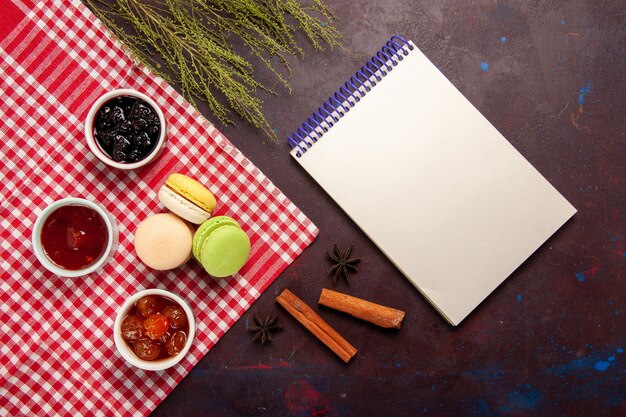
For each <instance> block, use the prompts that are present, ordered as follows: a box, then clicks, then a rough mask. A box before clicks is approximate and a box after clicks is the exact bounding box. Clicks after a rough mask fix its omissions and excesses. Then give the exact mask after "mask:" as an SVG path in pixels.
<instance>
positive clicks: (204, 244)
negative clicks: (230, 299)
mask: <svg viewBox="0 0 626 417" xmlns="http://www.w3.org/2000/svg"><path fill="white" fill-rule="evenodd" d="M193 254H194V257H195V258H196V259H197V260H198V261H199V262H200V263H201V264H202V266H203V268H204V269H205V270H206V271H207V272H208V273H209V274H210V275H211V276H213V277H215V278H225V277H228V276H231V275H233V274H234V273H236V272H237V271H239V270H240V269H241V267H242V266H243V265H244V264H245V263H246V261H247V260H248V256H249V255H250V238H248V235H247V234H246V232H244V231H243V230H242V229H241V227H240V226H239V224H238V223H237V222H236V221H235V220H234V219H232V218H230V217H227V216H219V217H214V218H212V219H210V220H207V221H206V222H204V223H203V224H202V225H201V226H200V227H199V228H198V230H197V231H196V233H195V235H194V238H193Z"/></svg>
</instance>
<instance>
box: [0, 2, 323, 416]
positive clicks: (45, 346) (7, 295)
mask: <svg viewBox="0 0 626 417" xmlns="http://www.w3.org/2000/svg"><path fill="white" fill-rule="evenodd" d="M0 57H1V60H0V157H1V158H2V165H1V166H0V173H1V175H0V179H1V181H0V182H1V186H0V187H1V188H0V190H1V195H0V208H1V216H0V221H1V222H2V223H1V230H0V233H1V235H0V247H1V253H2V257H1V259H0V273H1V275H2V276H1V280H0V328H1V333H0V414H1V415H29V416H30V415H49V414H59V415H72V416H76V415H101V416H109V415H131V414H132V415H146V414H149V413H150V411H151V410H153V409H154V408H155V407H156V406H157V404H158V403H159V402H160V401H162V400H163V399H164V398H165V397H166V396H167V394H168V393H169V392H170V391H171V390H172V389H173V388H174V387H175V386H176V384H178V383H179V382H180V380H181V379H182V378H183V377H184V376H185V375H186V374H187V373H188V372H189V371H190V370H191V368H192V367H193V366H194V365H195V364H196V363H198V361H199V360H200V359H201V358H202V357H203V356H204V355H205V354H206V353H207V352H208V351H209V349H210V348H211V347H212V346H213V345H214V344H215V343H216V342H217V341H218V340H219V338H220V337H221V336H222V335H223V334H224V333H225V332H226V331H227V330H228V329H229V328H230V327H231V326H232V325H233V324H234V323H235V321H236V320H237V319H238V318H239V317H240V316H241V315H242V314H243V313H244V312H245V311H246V310H247V309H248V307H250V305H251V304H252V303H253V302H254V301H255V300H256V299H257V298H258V297H259V296H260V295H261V293H262V292H263V291H264V290H265V289H266V288H267V287H268V285H269V284H270V283H271V282H272V281H273V280H274V279H275V278H276V277H277V276H278V275H279V274H280V272H281V271H282V270H283V269H284V268H286V267H287V266H288V265H289V264H290V263H291V262H292V261H293V260H294V259H295V258H296V257H297V256H298V255H299V254H300V253H301V252H302V251H303V250H304V249H305V248H306V247H307V246H308V245H309V244H310V243H311V242H312V241H313V239H314V238H315V236H316V234H317V229H316V227H315V225H313V224H312V223H311V221H310V220H309V219H307V218H306V217H305V216H304V215H303V214H302V213H301V212H300V210H298V209H297V208H296V207H295V206H294V205H293V204H292V203H291V202H290V201H289V200H288V199H287V198H286V197H285V196H284V195H283V194H282V193H281V192H280V190H278V189H277V188H276V187H275V186H274V185H273V184H272V183H271V182H270V180H268V179H267V178H266V177H265V176H264V175H263V173H261V172H260V171H259V170H258V169H257V168H256V167H255V166H254V165H253V164H252V163H251V162H250V161H249V160H248V159H247V158H246V157H245V156H244V155H242V154H241V152H239V151H238V150H237V149H236V148H235V147H234V146H233V145H232V144H231V143H230V142H229V141H228V140H227V139H226V138H225V137H224V136H222V134H221V133H220V132H219V131H217V130H216V129H215V127H213V126H212V125H211V124H210V123H209V122H208V121H207V120H205V119H204V118H203V117H202V116H201V115H200V114H199V113H198V112H197V111H196V110H194V109H193V108H192V107H191V106H190V105H189V104H188V103H187V102H186V101H185V100H184V99H183V98H182V97H181V96H180V95H179V94H178V93H177V92H176V91H175V90H174V89H173V88H172V87H171V86H170V85H168V84H167V83H166V82H164V81H163V80H162V79H160V78H158V77H156V76H154V75H153V74H151V73H149V72H148V71H147V70H146V69H145V68H143V67H141V66H137V65H135V64H134V63H133V61H132V59H130V58H129V57H128V56H127V55H125V54H124V53H123V52H122V50H121V48H120V45H119V44H118V43H116V41H114V40H113V39H112V38H111V37H110V36H109V35H108V34H107V32H106V31H105V28H104V27H103V26H102V25H101V24H100V23H99V22H98V21H97V20H96V18H95V17H94V16H93V14H92V13H91V12H90V11H89V10H88V9H87V8H86V7H84V6H83V5H82V3H80V1H78V0H71V1H69V0H56V1H51V0H46V1H29V0H27V1H24V0H0ZM116 88H133V89H136V90H139V91H142V92H144V93H146V94H147V95H149V96H150V97H152V98H154V99H155V100H156V102H157V103H158V104H159V105H160V106H161V107H162V109H163V110H164V112H165V116H166V119H167V123H168V144H167V148H166V150H165V151H164V152H163V153H162V155H161V157H160V158H159V159H158V160H157V162H155V163H153V164H151V165H149V166H148V167H146V168H144V169H142V170H139V171H135V172H123V171H118V170H112V169H109V168H108V167H106V166H105V165H104V164H102V163H100V162H98V161H97V160H96V158H95V157H94V156H93V155H92V154H91V153H90V152H89V151H88V149H87V146H86V143H85V140H84V135H83V121H84V119H85V116H86V114H87V111H88V109H89V107H90V105H91V104H92V103H93V102H94V101H95V100H96V98H98V97H99V96H100V95H102V94H103V93H105V92H107V91H109V90H112V89H116ZM171 172H183V173H187V174H189V175H191V176H192V177H195V178H197V179H198V180H199V181H200V182H202V183H204V184H207V185H208V186H209V188H210V189H211V190H212V191H213V192H214V194H215V195H216V196H217V199H218V208H217V210H216V214H218V215H222V214H225V215H230V216H232V217H234V218H236V219H237V220H239V221H240V222H241V223H242V225H243V227H244V229H245V230H246V231H248V232H249V234H250V235H251V236H250V237H251V242H252V252H251V257H250V260H249V261H248V263H247V264H246V265H245V266H244V268H243V269H242V271H241V274H240V275H237V276H236V277H234V278H232V279H229V280H224V281H220V282H219V283H218V282H215V281H213V280H211V279H209V278H208V276H207V275H206V274H205V273H203V271H202V268H201V267H200V266H199V265H197V264H196V263H195V262H189V263H188V264H187V265H186V266H185V267H183V268H181V269H178V270H174V271H170V272H167V273H166V272H156V271H153V270H150V269H148V268H147V267H145V266H144V265H143V264H142V263H141V262H139V261H138V259H137V257H136V255H135V253H134V250H133V245H132V237H133V233H134V231H135V228H136V227H137V225H138V223H139V222H140V221H141V220H143V219H144V218H145V217H147V216H148V215H149V214H152V213H156V212H160V211H162V210H163V209H162V207H161V206H160V204H159V203H158V200H157V197H156V190H157V189H158V187H159V186H160V185H161V184H162V183H163V182H164V180H165V178H166V176H167V175H168V174H169V173H171ZM68 196H74V197H84V198H88V199H90V200H94V201H99V202H100V203H102V204H103V205H104V206H106V208H107V209H108V210H109V211H110V212H111V213H112V214H113V216H114V217H115V218H116V219H117V223H118V226H119V232H120V244H119V248H118V251H117V253H116V255H115V258H114V260H113V261H112V262H111V263H110V264H109V265H107V266H106V268H105V269H104V270H103V271H102V272H100V273H98V274H93V275H92V276H89V277H86V278H78V279H71V278H60V277H57V276H54V275H52V274H51V273H49V272H47V271H46V270H45V269H44V268H43V267H42V266H41V265H40V264H39V263H38V261H37V260H36V258H35V256H34V254H33V251H32V248H31V243H30V239H31V228H32V226H33V224H34V221H35V219H36V216H37V214H38V213H40V212H41V210H42V209H43V208H44V207H45V206H47V205H48V204H50V203H52V202H53V201H55V200H58V199H60V198H63V197H68ZM152 287H158V288H164V289H167V290H170V291H173V292H176V293H178V294H181V295H182V296H183V297H185V298H186V299H187V300H188V301H189V303H190V304H191V306H192V307H193V309H194V311H195V314H196V317H197V321H198V329H197V335H196V340H195V342H194V345H193V347H192V349H191V351H190V352H189V355H188V356H187V357H186V358H185V359H184V360H183V361H182V362H181V363H180V364H179V365H177V366H176V367H174V368H171V369H169V370H167V371H164V372H148V371H142V370H139V369H136V368H133V367H131V366H130V365H127V363H126V362H125V361H124V360H123V359H122V358H121V357H120V355H119V354H118V353H117V351H116V349H115V346H114V343H113V329H112V326H113V322H114V319H115V314H116V311H117V309H118V307H119V306H120V305H121V304H122V303H123V301H124V300H125V299H126V298H127V297H128V296H129V295H131V294H133V293H134V292H136V291H138V290H141V289H144V288H152Z"/></svg>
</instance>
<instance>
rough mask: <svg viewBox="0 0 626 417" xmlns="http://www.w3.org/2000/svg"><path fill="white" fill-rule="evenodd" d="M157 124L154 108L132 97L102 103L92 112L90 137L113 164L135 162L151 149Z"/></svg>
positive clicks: (155, 142)
mask: <svg viewBox="0 0 626 417" xmlns="http://www.w3.org/2000/svg"><path fill="white" fill-rule="evenodd" d="M160 135H161V123H160V121H159V116H158V115H157V113H156V111H154V108H153V107H152V106H151V105H150V104H148V103H146V102H145V101H144V100H142V99H140V98H138V97H133V96H119V97H115V98H112V99H110V100H108V101H106V102H105V103H104V104H103V105H102V106H100V108H99V109H98V112H97V113H96V119H95V123H94V136H95V138H96V141H97V142H98V144H99V145H100V148H101V149H102V150H103V151H104V152H105V153H106V154H107V155H108V156H109V157H110V158H111V159H113V160H114V161H115V162H120V163H134V162H139V161H141V160H142V159H144V158H145V157H147V156H148V155H150V153H151V152H152V151H153V150H154V148H155V146H156V144H157V142H158V141H159V136H160Z"/></svg>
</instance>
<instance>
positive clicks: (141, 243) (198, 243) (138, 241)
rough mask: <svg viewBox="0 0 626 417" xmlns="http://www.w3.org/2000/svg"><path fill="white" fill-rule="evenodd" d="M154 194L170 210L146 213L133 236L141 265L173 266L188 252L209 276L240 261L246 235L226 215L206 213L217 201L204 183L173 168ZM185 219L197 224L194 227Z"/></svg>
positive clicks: (229, 271)
mask: <svg viewBox="0 0 626 417" xmlns="http://www.w3.org/2000/svg"><path fill="white" fill-rule="evenodd" d="M158 198H159V201H161V203H162V204H163V205H164V206H165V207H166V208H167V209H169V210H170V211H171V212H172V213H160V214H155V215H152V216H150V217H148V218H147V219H145V220H144V221H143V222H141V223H140V224H139V226H138V228H137V231H136V233H135V238H134V244H135V250H136V251H137V255H138V256H139V259H141V261H142V262H143V263H145V264H146V265H147V266H149V267H150V268H153V269H156V270H161V271H165V270H169V269H174V268H178V267H179V266H181V265H183V264H184V263H185V262H187V261H188V260H189V259H190V258H191V256H192V252H193V255H194V257H195V259H197V260H198V261H199V262H200V263H201V264H202V266H203V267H204V269H205V270H206V271H207V272H208V273H209V274H210V275H211V276H213V277H215V278H226V277H229V276H231V275H233V274H235V273H236V272H237V271H239V270H240V269H241V267H242V266H243V265H244V264H245V263H246V261H247V259H248V256H249V255H250V239H249V238H248V235H247V234H246V233H245V232H244V231H243V230H242V229H241V227H240V225H239V224H238V223H237V221H235V220H234V219H232V218H230V217H227V216H218V217H214V218H211V213H212V212H213V210H214V209H215V206H216V205H217V201H216V199H215V196H214V195H213V193H211V191H209V190H208V189H207V188H206V187H205V186H204V185H202V184H200V183H199V182H198V181H196V180H194V179H193V178H190V177H188V176H186V175H183V174H179V173H174V174H171V175H170V176H169V177H168V178H167V180H166V181H165V184H163V186H162V187H161V188H160V189H159V191H158ZM189 223H193V224H196V225H200V226H199V228H198V230H197V231H195V230H194V228H193V227H192V226H191V225H190V224H189Z"/></svg>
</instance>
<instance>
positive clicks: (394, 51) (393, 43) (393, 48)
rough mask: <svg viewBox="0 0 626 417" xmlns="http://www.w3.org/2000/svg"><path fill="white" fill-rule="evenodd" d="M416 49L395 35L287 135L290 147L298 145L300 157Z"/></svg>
mask: <svg viewBox="0 0 626 417" xmlns="http://www.w3.org/2000/svg"><path fill="white" fill-rule="evenodd" d="M405 46H408V49H410V50H413V45H411V44H410V43H409V42H408V41H407V40H406V39H404V38H403V37H401V36H392V37H391V39H389V41H387V43H385V45H384V46H383V47H382V48H381V49H380V51H378V52H377V53H376V55H374V56H372V58H370V60H369V61H367V62H366V63H365V65H363V66H362V67H361V68H360V69H359V70H358V71H357V72H356V73H355V74H354V75H353V76H351V77H350V79H349V80H348V81H346V82H345V83H344V84H343V85H342V86H341V87H339V89H338V90H337V91H336V92H335V93H334V94H333V95H331V96H330V97H328V99H327V100H326V101H325V102H324V103H323V104H322V105H321V106H320V107H319V108H318V109H317V111H316V112H314V113H313V114H312V115H311V116H310V117H309V118H308V119H307V120H306V121H305V122H304V123H302V126H300V127H299V128H298V129H296V130H295V131H294V132H293V133H292V134H291V135H289V136H287V143H288V144H289V147H290V148H291V149H294V148H298V151H297V152H296V157H298V158H299V157H301V156H302V155H303V154H304V153H305V152H306V151H307V149H309V148H310V147H311V146H313V144H314V143H316V142H317V141H318V139H320V138H321V137H322V135H323V134H324V133H325V132H327V131H328V129H329V128H330V127H332V126H333V125H334V124H335V123H337V122H338V121H339V119H340V118H342V117H343V116H344V115H345V114H346V113H347V112H349V111H350V109H351V108H352V107H354V106H355V105H356V103H358V102H359V101H360V100H361V99H362V98H363V97H364V96H365V94H367V93H368V92H369V91H370V90H371V87H373V86H375V85H376V84H377V83H378V82H380V81H381V80H382V77H384V76H386V75H387V74H388V73H389V72H390V71H392V70H393V67H395V66H396V65H398V62H399V61H402V60H403V59H404V56H406V55H408V54H409V52H408V51H407V50H406V49H405V48H404V47H405Z"/></svg>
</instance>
